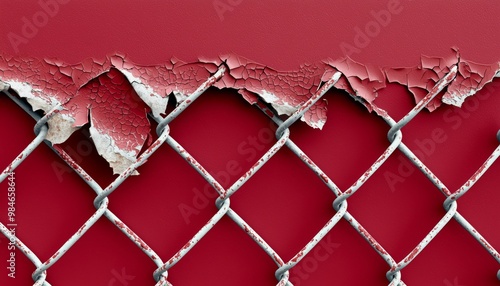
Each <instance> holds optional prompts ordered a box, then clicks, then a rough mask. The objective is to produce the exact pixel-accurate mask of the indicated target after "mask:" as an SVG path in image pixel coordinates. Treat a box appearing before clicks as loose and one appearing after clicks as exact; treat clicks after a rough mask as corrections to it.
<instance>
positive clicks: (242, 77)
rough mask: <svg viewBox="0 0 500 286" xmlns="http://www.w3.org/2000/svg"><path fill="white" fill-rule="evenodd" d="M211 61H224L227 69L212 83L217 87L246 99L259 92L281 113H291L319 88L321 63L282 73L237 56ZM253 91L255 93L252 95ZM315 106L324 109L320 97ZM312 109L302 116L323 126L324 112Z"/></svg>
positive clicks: (305, 65) (320, 126) (313, 124)
mask: <svg viewBox="0 0 500 286" xmlns="http://www.w3.org/2000/svg"><path fill="white" fill-rule="evenodd" d="M212 62H214V63H225V64H226V65H227V67H228V72H226V74H225V75H224V76H223V77H222V78H221V79H220V80H219V81H218V82H217V83H216V84H215V86H216V87H218V88H233V89H237V90H238V92H239V93H240V94H242V95H243V97H244V98H245V99H246V100H247V101H249V102H255V100H256V97H255V95H258V97H260V98H261V99H262V100H264V101H265V102H267V103H269V104H271V106H272V107H273V108H274V109H275V110H276V111H277V113H278V114H280V115H291V114H293V113H294V112H295V111H296V110H297V109H298V108H299V107H300V106H301V105H302V104H303V103H304V102H306V101H307V100H308V99H309V98H310V97H311V96H312V95H313V94H314V92H315V91H316V90H317V89H318V87H319V85H320V81H321V76H322V75H323V73H324V71H325V70H324V64H323V63H316V64H304V65H301V66H300V67H299V69H298V70H296V71H288V72H282V71H277V70H275V69H273V68H270V67H268V66H265V65H263V64H259V63H256V62H253V61H251V60H249V59H246V58H244V57H240V56H237V55H224V56H221V57H220V58H219V61H212ZM254 94H255V95H254ZM317 104H318V106H319V105H321V106H323V107H324V108H326V102H325V101H324V100H320V101H319V102H318V103H317ZM321 110H322V109H321V108H319V109H316V108H312V109H310V110H308V111H307V112H306V114H304V116H303V117H302V118H301V119H302V121H305V122H306V123H307V124H308V125H310V126H312V127H314V128H322V127H323V125H324V123H325V122H326V112H319V113H317V112H318V111H321Z"/></svg>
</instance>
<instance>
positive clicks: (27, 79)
mask: <svg viewBox="0 0 500 286" xmlns="http://www.w3.org/2000/svg"><path fill="white" fill-rule="evenodd" d="M453 50H454V53H451V54H450V55H448V56H447V57H444V58H441V57H429V56H422V57H421V60H420V63H419V65H417V66H414V67H403V68H377V67H372V66H370V65H365V64H363V63H360V62H356V61H354V60H353V59H351V58H349V57H345V58H340V59H336V60H332V59H327V60H324V61H320V62H316V63H307V64H303V65H301V66H300V67H299V68H298V69H297V70H292V71H278V70H275V69H273V68H271V67H269V66H266V65H263V64H259V63H256V62H254V61H251V60H249V59H247V58H244V57H241V56H238V55H234V54H227V55H222V56H219V57H217V58H215V59H200V60H199V61H197V62H193V63H187V62H183V61H181V60H178V59H175V58H172V59H170V60H169V61H166V62H165V63H162V64H158V65H140V64H136V63H133V62H132V61H130V60H129V59H128V58H127V57H126V56H125V55H122V54H113V55H108V56H106V57H103V58H101V59H85V60H83V61H82V62H81V63H78V64H68V63H65V62H63V61H61V60H58V59H36V58H17V57H11V56H6V55H3V54H0V91H1V90H5V89H8V88H11V89H12V90H14V91H16V92H17V93H18V94H19V96H20V97H23V98H26V100H27V101H28V103H29V104H30V105H31V106H32V108H33V110H42V111H43V112H44V113H45V114H47V113H48V112H49V111H51V110H53V109H54V108H56V107H58V108H60V109H61V110H59V111H58V112H54V113H53V114H52V116H51V117H50V119H49V120H48V125H49V131H48V134H47V140H49V141H50V142H52V144H60V143H62V142H65V141H66V140H67V139H68V138H69V137H70V136H71V134H72V133H73V132H74V131H76V130H77V129H79V128H81V127H82V126H84V125H86V124H89V125H90V127H89V128H90V134H91V137H92V140H93V141H94V144H95V145H96V149H97V151H98V153H99V154H100V155H101V156H103V157H104V158H105V159H106V160H107V161H108V162H109V164H110V166H111V167H112V169H113V171H114V173H121V172H123V171H124V170H126V169H127V168H128V167H129V166H130V165H131V164H133V163H134V162H135V160H136V158H137V157H138V155H139V153H140V151H141V150H143V147H144V146H148V145H149V144H150V142H151V136H150V132H151V130H150V128H151V127H150V122H149V121H148V119H147V114H148V113H151V114H152V115H153V116H154V117H155V118H161V117H162V116H163V115H165V112H166V108H167V104H168V101H169V97H170V96H174V97H175V99H176V101H177V103H178V104H179V103H180V102H182V101H184V100H185V99H186V98H187V96H188V95H190V94H192V93H193V92H194V91H195V90H197V89H198V87H199V86H200V85H202V84H203V83H204V82H206V81H207V80H208V79H209V78H210V77H211V76H212V75H213V74H214V73H215V72H216V71H217V70H218V68H220V67H221V66H222V65H225V67H226V72H225V73H224V74H223V76H222V77H221V78H220V79H219V80H218V81H216V82H215V83H214V86H215V87H217V88H219V89H222V88H230V89H234V90H237V92H238V93H239V94H240V95H241V96H242V97H243V98H244V99H245V100H246V101H247V102H248V103H250V104H256V103H258V101H259V100H262V101H264V102H267V103H268V104H269V105H271V106H272V107H273V108H274V109H275V111H276V113H278V114H280V115H291V114H293V113H294V112H296V111H297V110H298V109H299V108H300V107H301V106H302V105H303V104H304V103H305V102H306V101H307V100H308V99H309V98H311V97H312V96H314V94H315V93H316V92H317V91H318V90H319V89H320V88H321V86H322V85H323V84H324V83H325V82H326V81H328V80H329V79H330V78H331V77H332V75H333V74H335V73H336V72H340V73H341V74H342V76H341V77H340V79H339V80H338V81H337V83H336V84H335V87H336V88H337V89H339V90H343V91H345V92H347V93H348V94H350V95H351V96H352V97H353V98H354V99H356V100H357V101H359V102H361V103H362V104H363V105H365V107H366V108H367V109H368V110H369V111H375V112H376V113H377V114H379V115H382V116H383V115H384V114H386V112H385V111H384V110H383V109H381V108H379V107H378V106H377V105H376V101H377V97H378V92H379V91H380V90H382V89H384V88H385V87H386V85H387V83H399V84H401V85H403V86H406V87H407V88H408V90H409V91H410V92H411V93H412V94H413V96H414V98H415V102H416V103H417V102H419V101H420V100H421V99H422V98H424V97H425V96H426V94H427V93H428V92H429V91H430V90H432V88H433V87H434V85H435V84H436V83H437V82H438V81H439V80H440V79H441V78H442V77H444V75H446V74H447V73H448V72H449V71H450V70H451V68H452V67H454V66H457V67H458V73H457V76H456V77H455V78H454V79H453V81H452V82H451V83H450V84H449V85H448V86H447V87H446V89H445V90H444V91H442V92H441V93H440V94H439V95H438V96H436V98H434V99H433V100H432V101H431V102H430V103H429V104H428V105H427V106H426V107H427V109H428V110H429V111H433V110H434V109H436V108H438V107H439V106H440V105H441V104H442V103H443V102H444V103H446V104H453V105H457V106H460V105H461V104H462V103H463V101H464V100H465V99H466V98H467V97H468V96H471V95H473V94H474V93H476V92H477V91H478V90H480V89H482V88H483V87H484V86H485V85H486V84H488V83H489V82H491V81H492V80H493V79H494V78H495V77H497V76H499V75H500V65H499V63H493V64H478V63H474V62H471V61H466V60H463V59H461V58H460V55H459V52H458V49H455V48H454V49H453ZM326 119H327V101H326V99H320V100H319V101H317V102H316V103H315V104H314V105H313V106H312V107H311V108H309V109H308V110H307V112H306V113H304V115H303V116H302V118H301V120H302V121H304V122H305V123H306V124H307V125H309V126H311V127H313V128H320V129H321V128H322V127H323V126H324V124H325V122H326Z"/></svg>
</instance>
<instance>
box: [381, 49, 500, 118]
mask: <svg viewBox="0 0 500 286" xmlns="http://www.w3.org/2000/svg"><path fill="white" fill-rule="evenodd" d="M452 50H453V51H454V52H455V53H454V54H452V55H450V56H448V57H446V58H441V57H429V56H424V55H423V56H422V57H421V62H420V65H418V66H416V67H410V68H388V69H386V70H385V73H386V76H387V81H388V82H397V83H399V84H401V85H404V86H407V87H408V90H409V91H410V92H411V93H412V94H413V96H414V98H415V102H418V101H420V100H421V99H422V98H423V97H424V96H425V95H426V94H427V93H428V92H429V91H430V90H431V89H432V87H433V86H434V85H435V84H436V82H437V81H438V80H439V79H440V78H442V77H443V76H444V75H445V74H447V73H448V72H449V71H450V70H451V68H452V66H457V67H458V73H457V75H456V77H455V78H454V79H453V81H452V82H451V83H450V84H449V85H448V86H447V88H446V90H445V91H444V92H442V93H441V94H440V95H439V96H437V97H436V98H435V99H433V100H432V101H431V102H430V103H429V104H428V105H427V109H428V110H429V111H433V110H435V109H436V108H438V107H439V106H440V105H441V104H442V103H446V104H450V105H455V106H458V107H461V106H462V103H463V102H464V100H465V99H466V98H467V97H469V96H471V95H474V94H475V93H476V92H478V91H479V90H481V89H482V88H483V87H484V86H485V85H486V84H488V83H490V82H491V81H492V80H493V79H494V78H495V77H498V76H500V63H498V62H497V63H493V64H487V65H485V64H478V63H474V62H472V61H468V60H464V59H463V58H461V57H460V54H459V51H458V49H457V48H453V49H452Z"/></svg>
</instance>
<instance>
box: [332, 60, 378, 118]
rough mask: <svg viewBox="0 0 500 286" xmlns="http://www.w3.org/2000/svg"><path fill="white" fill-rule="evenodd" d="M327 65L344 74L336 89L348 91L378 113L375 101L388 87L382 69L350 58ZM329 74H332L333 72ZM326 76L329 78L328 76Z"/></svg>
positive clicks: (333, 61) (370, 109)
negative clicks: (383, 89) (381, 90)
mask: <svg viewBox="0 0 500 286" xmlns="http://www.w3.org/2000/svg"><path fill="white" fill-rule="evenodd" d="M325 63H326V64H327V65H328V66H329V67H330V68H333V69H334V70H335V71H340V72H341V73H342V77H341V78H340V80H339V81H338V82H337V84H336V85H335V87H336V88H338V89H342V90H344V91H346V92H347V93H348V94H350V95H351V96H353V97H354V98H355V99H358V100H359V101H361V102H362V103H363V104H364V105H365V107H366V108H367V109H368V110H369V111H372V110H375V111H376V112H377V110H378V109H377V108H375V109H374V108H373V104H374V101H375V99H376V98H377V96H378V91H379V90H380V89H382V88H384V87H385V86H386V78H385V75H384V73H383V71H382V70H381V69H378V68H375V67H372V66H369V65H363V64H361V63H359V62H356V61H354V60H352V59H351V58H349V57H346V58H341V59H337V60H328V61H325ZM328 72H329V73H332V72H333V71H328ZM325 76H326V78H327V75H326V74H325ZM325 76H324V77H325ZM322 80H325V79H322Z"/></svg>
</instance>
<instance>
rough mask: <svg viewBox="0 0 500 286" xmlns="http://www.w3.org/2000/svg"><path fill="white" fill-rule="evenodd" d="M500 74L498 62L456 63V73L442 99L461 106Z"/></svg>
mask: <svg viewBox="0 0 500 286" xmlns="http://www.w3.org/2000/svg"><path fill="white" fill-rule="evenodd" d="M499 76H500V63H494V64H491V65H483V64H478V63H474V62H471V61H462V60H461V61H460V62H459V63H458V74H457V76H456V78H455V80H454V81H453V82H452V83H451V84H450V85H449V86H448V89H447V91H446V93H445V94H444V95H443V99H442V101H443V102H444V103H446V104H451V105H455V106H458V107H461V106H462V103H463V102H464V100H465V99H466V98H467V97H469V96H471V95H474V94H475V93H476V92H478V91H479V90H481V89H482V88H483V87H484V86H485V85H486V84H488V83H490V82H491V81H493V79H494V78H495V77H499Z"/></svg>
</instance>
